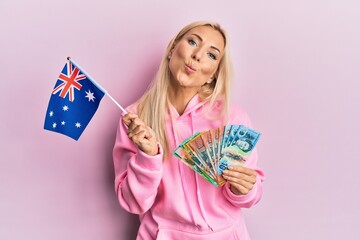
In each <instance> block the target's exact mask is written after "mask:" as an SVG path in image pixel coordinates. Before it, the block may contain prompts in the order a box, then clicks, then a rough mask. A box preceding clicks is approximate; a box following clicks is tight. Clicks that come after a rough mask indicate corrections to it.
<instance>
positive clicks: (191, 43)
mask: <svg viewBox="0 0 360 240" xmlns="http://www.w3.org/2000/svg"><path fill="white" fill-rule="evenodd" d="M188 43H189V44H190V45H191V46H197V43H196V42H195V41H194V40H192V39H189V40H188Z"/></svg>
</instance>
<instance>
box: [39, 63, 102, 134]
mask: <svg viewBox="0 0 360 240" xmlns="http://www.w3.org/2000/svg"><path fill="white" fill-rule="evenodd" d="M79 81H81V83H79ZM59 92H60V94H58V93H59ZM104 94H105V92H104V91H103V89H100V87H98V85H96V84H94V82H93V81H92V80H91V78H90V77H88V76H87V75H86V74H85V73H83V72H82V71H81V70H80V69H79V67H77V66H76V65H75V64H74V63H72V62H71V61H68V62H67V63H66V64H65V66H64V68H63V70H62V71H61V73H60V76H59V78H58V79H57V81H56V84H55V87H54V89H53V91H52V94H51V97H50V101H49V105H48V108H47V111H46V117H45V123H44V129H46V130H49V131H53V132H57V133H61V134H64V135H66V136H68V137H71V138H73V139H75V140H78V139H79V137H80V135H81V134H82V133H83V131H84V130H85V128H86V126H87V125H88V123H89V122H90V120H91V118H92V117H93V116H94V114H95V112H96V110H97V109H98V107H99V104H100V101H101V99H102V98H103V96H104ZM67 96H68V97H67Z"/></svg>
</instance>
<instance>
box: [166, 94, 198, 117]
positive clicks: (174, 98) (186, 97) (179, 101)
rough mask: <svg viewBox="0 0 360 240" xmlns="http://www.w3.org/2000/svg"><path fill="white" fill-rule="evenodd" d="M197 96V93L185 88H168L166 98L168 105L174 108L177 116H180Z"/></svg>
mask: <svg viewBox="0 0 360 240" xmlns="http://www.w3.org/2000/svg"><path fill="white" fill-rule="evenodd" d="M196 94H197V91H194V90H190V89H186V88H181V87H180V88H179V87H177V88H172V87H170V88H169V92H168V98H169V101H170V103H171V104H172V105H173V106H174V107H175V109H176V110H177V112H178V113H179V115H182V114H183V113H184V111H185V109H186V106H187V105H188V103H189V102H190V100H191V99H192V98H193V97H194V96H195V95H196Z"/></svg>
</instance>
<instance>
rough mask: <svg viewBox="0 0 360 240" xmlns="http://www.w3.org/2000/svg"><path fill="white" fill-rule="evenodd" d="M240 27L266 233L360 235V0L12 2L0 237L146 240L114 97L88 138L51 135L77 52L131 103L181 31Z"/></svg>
mask: <svg viewBox="0 0 360 240" xmlns="http://www.w3.org/2000/svg"><path fill="white" fill-rule="evenodd" d="M202 19H207V20H215V21H218V22H219V23H221V24H222V25H223V26H224V27H225V29H227V31H228V33H229V35H230V44H231V46H230V47H231V50H232V59H233V61H234V66H235V77H236V78H235V80H236V81H235V85H234V88H233V97H232V99H233V101H235V102H238V103H240V104H242V105H243V106H244V107H245V108H246V109H247V110H248V112H249V114H250V116H251V118H252V120H253V123H254V126H255V128H256V129H258V130H259V131H260V132H262V134H263V135H262V138H261V140H260V142H259V145H258V150H259V153H260V166H261V167H262V168H263V169H264V170H265V173H266V182H265V183H264V196H263V199H262V201H261V202H260V203H259V205H257V206H256V207H254V208H252V209H250V210H245V214H246V218H247V222H248V226H249V230H250V233H251V235H252V238H253V239H254V240H263V239H266V240H288V239H291V240H300V239H314V240H318V239H334V240H335V239H346V240H355V239H360V229H359V227H358V220H359V218H360V208H359V203H360V188H359V185H360V178H359V173H358V171H359V169H360V158H359V156H358V154H357V150H358V149H359V143H360V141H359V140H360V139H359V138H360V137H359V133H360V131H359V130H360V127H359V122H360V111H359V106H358V105H359V102H360V94H359V89H360V83H359V80H360V44H359V43H360V4H359V2H358V1H355V0H354V1H347V0H345V1H340V0H329V1H320V0H315V1H310V0H305V1H285V0H273V1H254V0H253V1H244V0H240V1H235V0H232V1H224V2H220V1H209V0H207V1H205V0H201V1H189V0H182V1H160V0H157V1H115V0H110V1H85V0H79V1H69V0H65V1H57V2H56V1H52V2H51V3H50V2H49V1H45V0H33V1H25V0H11V1H10V0H0V32H1V37H0V69H1V77H0V81H1V88H0V89H1V93H0V114H1V117H0V134H1V135H0V136H1V138H0V154H1V155H0V156H1V160H0V201H1V202H0V203H1V204H0V239H16V240H17V239H29V240H33V239H34V240H35V239H37V240H39V239H44V240H45V239H46V240H47V239H52V240H63V239H87V240H96V239H106V240H115V239H121V240H127V239H129V240H130V239H134V238H135V234H136V229H137V225H138V223H137V217H136V216H133V215H130V214H128V213H126V212H124V211H123V210H122V209H121V208H120V206H119V204H118V203H117V199H116V196H115V193H114V188H113V177H114V174H113V165H112V156H111V151H112V146H113V142H114V138H115V131H116V127H117V122H118V119H119V116H120V114H121V112H120V110H119V109H118V108H117V107H116V106H115V105H114V104H113V103H112V102H111V101H110V100H109V99H108V98H106V97H105V98H104V100H103V101H102V102H101V104H100V108H99V110H98V111H97V113H96V115H95V117H94V118H93V120H92V121H91V122H90V124H89V125H88V127H87V129H86V130H85V132H84V134H83V135H82V137H81V138H80V140H79V141H78V142H76V141H73V140H72V139H70V138H67V137H65V136H62V135H60V134H56V133H52V132H48V131H45V130H43V129H42V127H43V121H44V116H45V111H46V107H47V104H48V100H49V97H50V93H51V90H52V88H53V86H54V84H55V81H56V78H57V76H58V74H59V72H60V70H61V69H62V67H63V65H64V63H65V61H66V57H67V56H68V55H70V56H72V57H73V59H74V60H75V61H77V62H78V63H79V64H80V65H82V67H83V68H84V69H86V70H87V71H88V72H89V73H90V74H91V75H92V76H93V77H94V78H95V79H96V80H97V81H98V82H100V83H101V84H102V85H103V87H105V88H106V89H107V90H108V91H109V92H110V94H111V95H112V96H113V97H114V98H116V99H117V100H118V101H119V102H120V103H121V104H123V105H124V106H126V105H128V104H130V103H131V102H133V101H134V100H136V99H137V98H138V97H139V96H140V95H141V94H142V93H143V92H144V90H145V89H146V87H147V85H148V84H149V82H150V80H151V79H152V77H153V76H154V74H155V72H156V70H157V66H158V64H159V61H160V58H161V56H162V54H163V53H164V49H165V47H166V45H167V43H168V41H169V40H170V38H171V37H173V35H174V34H176V33H177V31H178V30H179V29H180V28H181V27H183V26H184V25H185V24H187V23H189V22H192V21H195V20H202Z"/></svg>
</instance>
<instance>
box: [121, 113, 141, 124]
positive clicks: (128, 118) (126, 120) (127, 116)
mask: <svg viewBox="0 0 360 240" xmlns="http://www.w3.org/2000/svg"><path fill="white" fill-rule="evenodd" d="M137 117H138V116H137V115H136V114H134V113H127V114H125V115H124V116H123V117H122V119H123V122H124V123H125V124H126V125H127V126H129V124H130V123H131V121H132V119H134V118H137Z"/></svg>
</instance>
